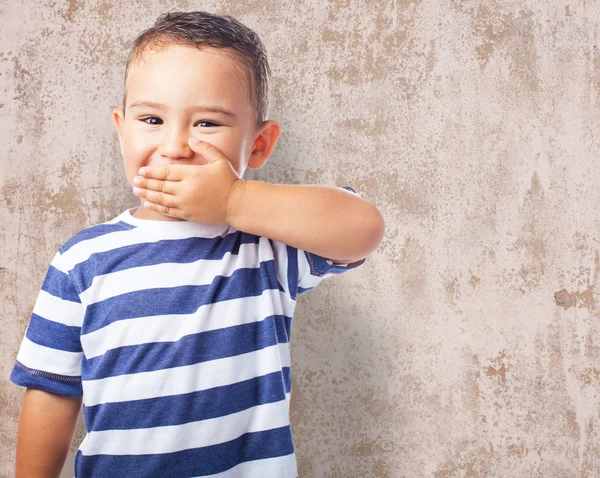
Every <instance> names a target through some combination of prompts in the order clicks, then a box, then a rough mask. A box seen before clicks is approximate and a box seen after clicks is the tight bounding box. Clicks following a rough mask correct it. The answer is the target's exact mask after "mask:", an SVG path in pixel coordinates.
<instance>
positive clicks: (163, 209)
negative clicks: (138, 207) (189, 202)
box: [144, 201, 185, 219]
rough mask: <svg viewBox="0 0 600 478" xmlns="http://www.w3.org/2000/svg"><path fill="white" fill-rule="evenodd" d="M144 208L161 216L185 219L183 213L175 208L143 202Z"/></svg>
mask: <svg viewBox="0 0 600 478" xmlns="http://www.w3.org/2000/svg"><path fill="white" fill-rule="evenodd" d="M144 207H145V208H147V209H152V210H153V211H157V212H160V213H161V214H166V215H167V216H171V217H178V218H180V219H185V218H184V216H183V211H182V210H181V209H179V208H177V207H169V206H162V205H160V204H154V203H151V202H148V201H144Z"/></svg>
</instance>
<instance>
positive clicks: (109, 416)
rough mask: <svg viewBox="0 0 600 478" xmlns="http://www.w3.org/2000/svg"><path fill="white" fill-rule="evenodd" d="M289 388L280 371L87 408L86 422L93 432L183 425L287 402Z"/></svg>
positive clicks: (84, 410) (84, 413)
mask: <svg viewBox="0 0 600 478" xmlns="http://www.w3.org/2000/svg"><path fill="white" fill-rule="evenodd" d="M286 369H287V370H289V368H286ZM286 375H288V376H289V374H286ZM284 385H285V384H284ZM286 387H287V385H286ZM286 387H282V374H281V371H279V370H278V371H276V372H273V373H269V374H266V375H262V376H260V377H255V378H251V379H248V380H242V381H241V382H237V383H234V384H232V385H225V386H222V387H214V388H210V389H208V390H201V391H199V392H191V393H186V394H181V395H169V396H166V397H159V398H149V399H142V400H131V401H128V402H117V403H103V404H101V405H94V406H92V407H90V406H85V407H84V408H83V415H84V417H85V421H86V423H90V424H92V427H91V428H90V429H89V431H101V430H112V429H115V430H127V429H136V428H153V427H162V426H170V425H181V424H184V423H188V422H197V421H200V420H207V419H212V418H218V417H221V416H226V415H231V414H232V413H237V412H240V411H243V410H246V409H248V408H252V407H256V406H258V405H264V404H266V403H271V402H277V401H280V400H284V399H285V398H286V395H287V392H286V391H284V389H286Z"/></svg>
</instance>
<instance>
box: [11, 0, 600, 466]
mask: <svg viewBox="0 0 600 478" xmlns="http://www.w3.org/2000/svg"><path fill="white" fill-rule="evenodd" d="M193 9H205V10H209V11H213V12H218V13H229V14H231V15H233V16H236V17H237V18H239V19H240V20H242V21H243V22H245V23H246V24H248V25H249V26H251V27H253V28H255V29H256V30H257V31H258V33H259V34H260V35H261V36H262V38H263V40H264V42H265V44H266V46H267V49H268V53H269V57H270V61H271V66H272V69H273V80H272V90H271V101H272V103H271V117H272V118H274V119H277V120H278V121H279V122H280V123H281V125H282V129H283V135H282V138H281V141H280V143H279V145H278V147H277V149H276V151H275V153H274V156H273V157H272V158H271V160H270V161H269V162H268V163H267V165H266V166H265V167H264V168H263V169H262V170H259V171H256V172H252V171H248V172H247V174H246V176H245V177H246V178H248V179H260V180H264V181H269V182H274V183H310V184H325V185H335V186H343V185H351V186H353V187H354V188H355V189H356V190H357V191H358V192H359V193H360V194H361V195H362V196H363V197H364V198H366V199H368V200H369V201H371V202H373V203H374V204H376V205H377V206H378V207H379V208H380V210H381V211H382V214H383V215H384V218H385V220H386V226H387V230H386V235H385V238H384V241H383V243H382V245H381V247H380V248H379V249H378V250H377V251H376V253H374V254H373V255H372V256H371V257H370V258H369V259H368V260H367V262H366V263H365V264H364V265H363V266H361V268H360V269H357V270H356V271H353V272H351V273H348V274H346V275H344V276H340V277H337V278H334V279H331V280H327V281H325V282H323V283H322V284H321V285H320V286H319V287H318V288H317V289H315V290H314V291H312V292H310V293H309V294H307V295H305V296H301V298H300V299H299V302H298V306H297V313H296V315H295V319H294V324H295V325H294V335H293V338H292V357H293V368H292V373H293V394H292V419H293V424H292V425H293V430H294V440H295V444H296V451H297V455H298V462H299V467H300V476H301V477H302V478H311V477H317V478H320V477H332V478H333V477H363V476H364V477H385V478H388V477H389V478H391V477H394V478H395V477H421V476H423V477H430V476H431V477H466V476H468V477H487V476H491V477H575V476H577V477H593V476H600V442H599V433H600V416H599V405H600V393H599V386H600V328H599V326H598V325H599V319H600V312H599V310H598V306H597V300H598V280H599V277H600V234H599V226H600V209H599V208H598V204H599V203H600V188H599V187H598V184H599V183H600V168H599V166H598V164H599V156H600V155H599V153H600V97H599V95H600V43H599V37H598V35H599V27H600V3H598V2H590V1H587V2H586V1H584V2H571V3H568V2H563V1H556V0H555V1H546V2H544V1H541V0H529V1H525V2H523V1H517V0H509V1H504V2H497V1H488V0H472V1H468V0H465V1H458V0H454V1H449V2H444V1H440V0H435V1H433V0H432V1H425V0H423V1H414V2H410V1H399V0H395V1H392V2H365V1H358V0H346V1H344V0H339V1H322V0H320V1H318V0H306V1H294V2H291V1H290V2H277V1H273V0H261V1H233V0H229V1H218V2H217V1H210V2H209V1H207V2H192V1H179V2H175V1H158V0H148V1H142V0H139V1H135V2H117V1H115V0H105V1H84V0H70V1H60V0H57V1H49V0H46V1H33V0H19V1H17V0H10V1H7V0H0V128H1V133H0V147H1V151H2V153H1V165H2V169H1V173H2V174H1V176H0V192H1V196H0V198H1V199H0V204H1V205H2V206H1V207H0V223H1V224H2V234H1V236H0V238H1V241H2V244H1V246H2V247H1V259H0V280H1V282H0V300H1V316H0V317H1V319H0V320H1V321H2V334H0V372H1V374H0V375H1V377H2V380H1V381H0V476H3V477H9V476H12V474H13V467H14V458H15V454H14V444H15V438H16V431H17V425H18V417H19V413H20V405H21V400H22V394H23V390H21V389H19V387H16V386H14V385H12V384H10V383H9V382H8V376H9V375H10V371H11V369H12V365H13V363H14V358H15V356H16V353H17V351H18V347H19V345H20V342H21V339H22V336H23V333H24V331H25V328H26V325H27V323H28V320H29V315H30V313H31V310H32V307H33V304H34V301H35V298H36V296H37V293H38V290H39V287H40V286H41V282H42V279H43V276H44V274H45V271H46V269H47V267H48V264H49V262H50V260H51V259H52V257H53V255H54V253H55V251H56V249H57V247H58V246H59V245H60V244H62V243H63V242H64V241H65V240H66V239H67V238H68V237H69V236H70V235H71V234H73V233H75V232H76V231H78V230H80V229H81V228H83V227H85V226H88V225H91V224H94V223H98V222H101V221H105V220H108V219H110V218H112V217H114V216H116V215H117V214H118V213H120V212H121V211H122V210H123V209H124V208H126V207H132V206H133V205H134V204H135V202H136V201H135V197H134V196H133V195H132V193H131V192H130V189H129V187H128V185H127V183H126V178H125V175H124V171H123V166H122V159H121V156H120V152H119V148H118V141H117V135H116V132H115V130H114V126H113V124H112V121H111V117H110V113H111V110H112V108H113V107H115V106H118V105H119V104H120V101H121V94H122V80H123V78H122V76H123V71H124V63H125V55H126V51H127V45H128V42H129V41H131V40H132V39H133V38H134V36H135V34H136V33H138V32H139V31H141V30H142V29H144V28H146V27H148V26H149V25H150V24H151V23H152V22H153V21H154V19H155V18H156V17H157V16H158V15H159V14H160V13H162V12H164V11H166V10H193ZM251 173H252V174H251ZM83 435H84V430H83V421H82V420H81V421H80V423H79V429H78V432H77V435H76V437H75V440H74V442H73V445H72V449H71V455H70V457H69V461H68V463H67V465H66V466H65V473H64V475H63V476H72V466H73V462H72V460H73V453H74V452H75V450H76V449H77V446H78V445H79V442H80V441H81V439H82V438H83Z"/></svg>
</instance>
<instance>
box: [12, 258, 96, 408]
mask: <svg viewBox="0 0 600 478" xmlns="http://www.w3.org/2000/svg"><path fill="white" fill-rule="evenodd" d="M83 314H84V308H83V305H82V303H81V300H80V299H79V294H78V293H77V291H76V289H75V287H74V285H73V282H72V281H71V278H70V277H69V273H68V271H66V270H63V267H62V266H61V254H60V252H57V253H56V255H55V256H54V259H52V262H51V264H50V267H49V268H48V271H47V273H46V276H45V278H44V282H43V284H42V287H41V290H40V292H39V294H38V297H37V300H36V302H35V305H34V307H33V312H32V314H31V317H30V319H29V324H28V326H27V329H26V331H25V335H24V337H23V340H22V342H21V347H20V349H19V352H18V354H17V357H16V360H15V364H14V366H13V370H12V373H11V376H10V381H11V382H13V383H14V384H16V385H20V386H22V387H28V388H37V389H40V390H44V391H47V392H52V393H57V394H60V395H69V396H82V395H83V389H82V386H81V362H82V359H83V349H82V348H81V341H80V335H81V326H82V323H83Z"/></svg>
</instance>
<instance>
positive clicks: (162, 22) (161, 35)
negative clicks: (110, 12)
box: [123, 11, 271, 123]
mask: <svg viewBox="0 0 600 478" xmlns="http://www.w3.org/2000/svg"><path fill="white" fill-rule="evenodd" d="M171 45H182V46H192V47H196V48H198V49H202V48H206V47H211V48H218V49H224V50H226V51H228V52H230V53H232V54H233V55H234V57H235V58H237V59H238V60H239V61H240V62H241V63H242V65H244V66H245V67H246V69H247V71H248V73H249V77H250V96H251V99H252V101H254V106H255V111H256V120H257V122H259V123H260V122H262V121H265V120H266V119H267V113H268V107H269V78H270V76H271V69H270V68H269V62H268V60H267V52H266V49H265V46H264V45H263V43H262V41H261V39H260V37H259V36H258V35H257V34H256V32H254V31H253V30H251V29H250V28H248V27H247V26H245V25H243V24H242V23H241V22H239V21H238V20H236V19H235V18H233V17H230V16H228V15H216V14H213V13H208V12H203V11H196V12H169V13H164V14H162V15H160V16H159V17H158V18H157V19H156V21H155V22H154V25H153V26H152V27H150V28H148V29H147V30H144V31H143V32H142V33H140V34H139V35H138V37H137V38H136V39H135V40H134V41H133V43H132V46H131V50H130V52H129V55H128V57H127V63H126V65H125V84H124V92H123V111H125V101H126V96H127V91H126V88H127V77H128V75H129V70H130V67H131V65H132V64H133V63H135V62H137V61H139V60H140V59H141V58H142V55H143V54H144V52H145V51H147V50H153V49H157V50H160V49H164V48H166V47H168V46H171Z"/></svg>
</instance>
